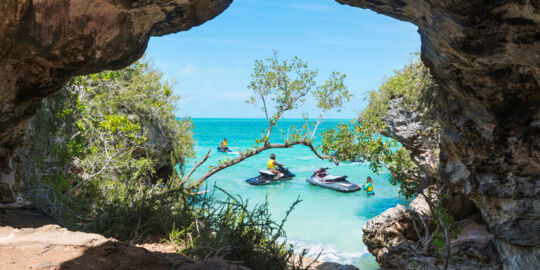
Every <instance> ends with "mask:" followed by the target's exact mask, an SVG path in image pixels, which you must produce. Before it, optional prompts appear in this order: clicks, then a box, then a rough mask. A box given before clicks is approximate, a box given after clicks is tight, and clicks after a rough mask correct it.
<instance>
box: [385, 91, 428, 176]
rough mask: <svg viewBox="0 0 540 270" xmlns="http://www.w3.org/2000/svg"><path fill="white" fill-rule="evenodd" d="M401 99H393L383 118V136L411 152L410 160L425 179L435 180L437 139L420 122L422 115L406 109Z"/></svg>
mask: <svg viewBox="0 0 540 270" xmlns="http://www.w3.org/2000/svg"><path fill="white" fill-rule="evenodd" d="M402 103H403V98H402V97H400V98H394V99H391V100H390V103H389V104H388V106H389V109H388V112H387V113H386V115H385V116H384V117H383V120H384V122H385V123H386V125H387V127H386V129H385V130H384V131H383V132H382V133H383V135H385V136H387V137H391V138H394V139H396V140H397V141H399V142H400V143H401V144H402V145H403V146H404V147H405V148H407V149H408V150H410V151H411V158H412V159H413V161H414V162H415V163H416V164H417V165H418V166H419V167H420V168H421V169H422V170H423V171H424V173H425V174H426V176H427V178H429V179H436V178H437V177H438V167H439V137H438V135H437V133H435V132H434V131H432V130H431V128H430V127H428V126H427V125H425V124H424V123H423V122H422V115H420V114H419V113H418V112H415V111H411V110H408V109H406V107H405V106H403V104H402Z"/></svg>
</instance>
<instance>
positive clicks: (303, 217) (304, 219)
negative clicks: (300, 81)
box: [186, 118, 406, 269]
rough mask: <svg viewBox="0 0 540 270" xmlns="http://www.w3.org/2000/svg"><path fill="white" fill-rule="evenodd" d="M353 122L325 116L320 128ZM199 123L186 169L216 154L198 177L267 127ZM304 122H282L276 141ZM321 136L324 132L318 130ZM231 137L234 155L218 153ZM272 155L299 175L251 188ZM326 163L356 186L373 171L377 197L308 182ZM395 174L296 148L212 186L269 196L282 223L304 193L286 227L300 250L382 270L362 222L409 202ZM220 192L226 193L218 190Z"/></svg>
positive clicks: (228, 172)
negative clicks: (367, 243) (193, 154)
mask: <svg viewBox="0 0 540 270" xmlns="http://www.w3.org/2000/svg"><path fill="white" fill-rule="evenodd" d="M342 121H347V120H333V119H332V120H325V121H323V122H322V123H321V125H320V127H319V128H320V130H323V129H325V128H331V127H334V126H336V125H337V124H338V123H339V122H342ZM193 123H194V125H195V128H194V137H195V140H196V146H195V150H196V154H197V158H196V159H193V160H191V161H190V162H189V164H188V166H187V168H186V171H189V170H190V169H191V167H192V166H193V165H194V164H195V163H196V162H197V161H198V160H200V159H201V158H202V157H204V155H205V154H206V152H207V151H208V149H212V156H211V157H210V158H209V160H208V161H207V162H206V163H205V164H204V165H203V166H201V168H199V171H198V172H196V173H195V175H194V176H195V179H196V178H197V177H198V176H200V175H202V174H203V173H204V172H205V170H206V168H207V167H208V166H209V165H215V164H217V163H218V160H219V159H226V158H234V157H237V156H238V150H244V149H246V148H248V147H250V146H252V145H253V144H254V139H255V138H259V137H260V135H261V131H262V130H264V129H265V127H266V121H265V120H263V119H209V118H206V119H200V118H199V119H197V118H196V119H193ZM293 125H295V126H302V120H288V119H287V120H282V121H281V122H279V123H278V126H277V128H275V129H274V134H273V136H272V138H271V141H272V142H282V140H281V139H280V138H282V135H281V134H282V133H284V134H287V130H288V128H290V127H291V126H293ZM318 133H319V134H320V132H318ZM224 137H226V138H227V141H228V142H229V148H230V149H231V150H232V151H233V152H232V153H228V154H224V153H219V152H217V151H216V146H217V145H219V143H220V142H221V140H222V139H223V138H224ZM270 153H275V154H276V155H277V161H278V162H279V163H282V164H285V165H286V166H287V167H288V168H289V169H290V171H291V172H293V173H295V174H296V177H295V178H294V179H293V180H291V181H286V182H282V183H278V184H273V185H266V186H251V185H249V184H247V183H245V182H244V181H245V179H247V178H251V177H253V176H256V175H258V170H259V169H264V168H265V167H266V162H267V161H268V156H269V155H270ZM320 167H330V168H331V169H330V170H329V171H330V173H331V174H334V175H348V176H349V177H348V180H349V181H351V182H354V183H356V184H364V183H365V179H366V176H368V175H370V176H371V177H372V178H373V180H374V182H375V185H374V186H375V193H376V195H375V196H372V197H369V198H368V197H367V196H366V193H365V191H359V192H355V193H349V194H345V193H339V192H336V191H333V190H329V189H324V188H320V187H316V186H312V185H310V184H308V183H307V182H306V181H305V179H306V178H308V177H310V176H311V174H312V173H313V171H315V170H316V169H318V168H320ZM389 178H390V174H389V173H382V174H380V175H377V174H374V173H372V172H371V171H370V170H369V168H368V166H367V164H362V163H347V164H341V165H340V166H337V167H336V166H335V165H333V164H331V163H329V162H327V161H323V160H320V159H318V158H317V157H316V156H315V155H314V154H313V153H312V152H311V151H310V150H309V149H308V148H307V147H305V146H296V147H294V148H292V149H270V150H267V151H265V152H262V153H261V154H259V155H257V156H255V157H252V158H250V159H247V160H245V161H243V162H241V163H239V164H237V165H234V166H232V167H229V168H227V169H225V170H222V171H220V172H219V173H217V174H215V175H213V176H212V177H211V178H210V179H209V180H208V181H207V183H208V186H212V185H213V184H214V183H215V184H216V185H217V186H219V187H221V188H223V189H224V190H226V191H228V192H229V193H231V194H233V195H236V194H238V195H240V196H242V197H243V198H244V199H249V201H250V205H253V204H255V203H260V202H263V201H264V199H265V196H268V201H269V208H270V209H269V210H270V212H271V214H272V215H273V217H274V219H275V220H276V221H279V220H281V219H282V217H283V215H284V214H285V211H286V210H287V209H288V208H289V206H290V205H291V203H292V202H294V201H295V200H296V198H297V197H298V196H300V199H302V200H303V201H302V202H301V203H300V204H299V205H298V206H297V207H296V208H295V210H294V211H293V212H292V213H291V215H290V217H289V219H288V221H287V223H286V225H285V230H286V233H287V239H288V241H289V242H290V243H292V244H294V246H295V248H298V249H302V248H310V250H311V255H312V256H313V254H317V253H318V252H319V251H320V250H321V249H322V250H323V253H322V255H321V257H320V259H321V260H322V261H333V262H338V263H348V264H354V265H356V266H358V267H360V268H361V269H377V267H378V266H377V263H376V262H375V259H374V257H373V256H372V255H371V254H370V253H369V252H368V251H367V248H366V247H365V245H364V243H363V242H362V226H364V224H365V223H366V221H367V220H368V219H369V218H371V217H373V216H376V215H378V214H380V213H382V212H383V211H384V210H386V209H388V208H390V207H394V206H395V205H396V204H398V203H402V204H406V201H405V200H404V199H403V198H400V197H399V196H398V193H397V190H398V188H397V187H395V186H392V185H390V183H389V182H388V179H389ZM216 196H224V195H223V194H219V193H217V194H216Z"/></svg>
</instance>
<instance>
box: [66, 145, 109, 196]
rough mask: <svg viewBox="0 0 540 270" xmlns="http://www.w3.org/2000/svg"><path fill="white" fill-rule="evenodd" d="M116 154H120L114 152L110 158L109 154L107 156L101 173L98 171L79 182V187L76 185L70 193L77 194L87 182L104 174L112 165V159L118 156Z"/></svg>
mask: <svg viewBox="0 0 540 270" xmlns="http://www.w3.org/2000/svg"><path fill="white" fill-rule="evenodd" d="M116 154H118V152H114V153H113V154H112V155H111V156H109V154H107V160H106V161H105V164H104V165H103V167H101V169H100V170H99V171H97V172H96V173H94V174H92V175H90V176H88V177H86V178H84V179H83V180H82V181H81V182H79V183H78V184H77V185H75V186H74V187H73V188H72V189H71V190H70V191H69V193H73V192H75V191H76V190H78V189H79V188H80V187H81V186H82V185H84V184H85V183H86V182H88V181H90V180H91V179H92V178H94V177H95V176H97V175H99V174H100V173H102V172H103V171H104V170H105V169H106V168H107V166H108V165H109V163H111V161H112V159H113V158H114V157H115V156H116Z"/></svg>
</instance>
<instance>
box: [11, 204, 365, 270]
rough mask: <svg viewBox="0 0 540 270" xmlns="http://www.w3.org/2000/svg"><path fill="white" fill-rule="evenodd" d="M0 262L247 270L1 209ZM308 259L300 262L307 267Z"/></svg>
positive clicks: (326, 269)
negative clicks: (82, 230)
mask: <svg viewBox="0 0 540 270" xmlns="http://www.w3.org/2000/svg"><path fill="white" fill-rule="evenodd" d="M0 262H2V263H1V267H0V268H1V269H3V270H21V269H43V270H51V269H78V270H79V269H80V270H83V269H118V270H123V269H215V270H222V269H223V270H229V269H231V270H233V269H234V270H236V269H249V268H247V267H244V266H241V265H238V264H234V263H231V262H228V261H224V260H222V259H211V258H210V259H207V260H203V261H196V260H193V259H191V258H188V257H185V256H183V255H181V254H178V253H175V248H174V247H173V246H171V245H168V244H163V243H160V242H159V239H158V240H157V241H156V240H154V241H148V242H144V243H140V244H132V243H126V242H122V241H118V240H116V239H113V238H105V237H104V236H102V235H99V234H94V233H84V232H74V231H69V230H68V229H66V228H62V227H61V226H60V225H58V223H57V222H56V221H55V220H54V219H53V218H51V217H50V216H48V215H46V214H44V213H43V212H41V211H39V210H37V209H34V208H0ZM312 262H313V260H311V259H309V258H305V259H304V263H306V264H310V263H312ZM310 269H313V270H331V269H344V270H355V269H357V268H356V267H354V266H350V265H348V266H343V265H339V264H336V263H328V262H315V263H313V264H312V266H311V268H310Z"/></svg>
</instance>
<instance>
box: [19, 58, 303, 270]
mask: <svg viewBox="0 0 540 270" xmlns="http://www.w3.org/2000/svg"><path fill="white" fill-rule="evenodd" d="M177 99H178V97H175V96H174V95H173V94H172V90H171V87H170V86H169V85H168V84H167V83H163V82H162V79H161V74H160V73H159V72H157V71H155V70H153V69H152V68H151V67H150V66H149V65H148V64H147V63H146V62H144V61H143V62H137V63H135V64H133V65H132V66H130V67H128V68H126V69H122V70H118V71H105V72H102V73H98V74H93V75H87V76H80V77H76V78H74V79H73V80H72V81H71V82H70V83H69V84H68V85H67V86H66V87H65V88H64V89H63V90H62V91H61V93H60V94H59V95H57V96H55V97H52V98H50V99H47V100H46V101H45V102H44V104H43V107H42V108H41V109H40V110H39V111H38V113H37V115H36V117H35V118H34V119H33V120H32V122H31V124H30V128H29V138H28V140H27V143H26V145H25V146H24V147H23V148H22V149H20V150H19V153H18V154H19V158H20V160H21V162H20V164H19V166H20V168H19V171H20V172H21V178H22V180H24V182H25V187H26V193H27V194H28V198H30V199H32V200H33V203H34V205H35V206H37V207H40V208H41V209H43V210H45V211H46V212H48V213H49V214H51V215H52V216H53V217H55V218H56V219H57V220H58V221H59V222H60V223H61V224H63V225H65V226H66V227H68V228H70V229H74V230H85V231H91V232H98V233H101V234H104V235H105V236H112V237H117V238H120V239H130V240H138V239H142V237H144V236H145V235H148V234H152V235H161V236H163V237H165V236H168V238H169V241H170V242H171V243H173V244H174V245H177V246H178V247H179V250H181V252H183V253H184V254H186V255H190V256H193V257H196V258H207V257H220V258H224V259H227V260H231V261H241V262H242V263H243V264H245V265H247V266H249V267H251V268H253V269H291V268H292V269H298V268H299V267H298V266H296V265H295V264H294V263H292V262H291V261H292V259H293V256H295V255H294V253H293V249H292V246H288V245H287V244H286V242H285V241H284V240H283V239H284V238H285V233H284V231H283V223H284V222H285V220H286V219H284V220H283V221H282V222H281V223H276V222H274V221H272V220H271V219H270V214H269V213H268V208H267V207H268V205H267V204H262V205H258V206H256V207H254V208H253V209H250V208H248V204H247V202H244V201H242V200H241V198H235V197H232V196H230V195H229V197H228V199H226V200H225V201H219V200H216V199H214V198H213V197H212V196H211V195H205V196H201V195H198V194H197V193H196V190H192V189H191V188H187V187H185V186H184V182H183V181H182V180H181V178H180V174H183V173H182V171H180V173H179V172H177V171H175V170H174V169H173V168H174V166H175V165H178V168H180V169H182V168H183V164H184V161H185V160H186V158H187V157H190V156H191V155H192V154H193V150H192V148H193V139H192V133H191V128H192V124H191V121H190V120H189V119H184V120H178V119H175V117H174V110H175V101H176V100H177ZM296 203H298V202H296ZM296 203H295V204H294V205H293V206H292V207H294V206H295V205H296ZM292 207H291V210H292ZM288 213H289V212H288ZM288 213H287V215H288ZM301 255H302V254H301Z"/></svg>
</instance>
